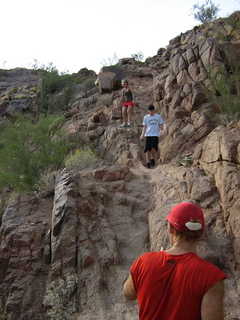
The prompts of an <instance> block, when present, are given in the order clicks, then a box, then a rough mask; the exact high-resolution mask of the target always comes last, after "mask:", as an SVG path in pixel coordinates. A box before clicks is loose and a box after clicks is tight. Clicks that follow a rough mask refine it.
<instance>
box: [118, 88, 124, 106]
mask: <svg viewBox="0 0 240 320" xmlns="http://www.w3.org/2000/svg"><path fill="white" fill-rule="evenodd" d="M123 99H124V92H123V90H122V92H121V96H120V99H119V100H118V106H120V105H121V104H122V103H123Z"/></svg>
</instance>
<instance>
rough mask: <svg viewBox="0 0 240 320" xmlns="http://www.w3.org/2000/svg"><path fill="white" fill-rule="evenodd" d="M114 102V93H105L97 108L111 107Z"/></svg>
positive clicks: (99, 99)
mask: <svg viewBox="0 0 240 320" xmlns="http://www.w3.org/2000/svg"><path fill="white" fill-rule="evenodd" d="M112 101H113V94H112V93H105V94H102V95H101V96H100V97H99V98H98V101H97V103H96V104H97V106H98V107H102V106H107V107H108V106H110V104H111V103H112Z"/></svg>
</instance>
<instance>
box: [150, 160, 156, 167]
mask: <svg viewBox="0 0 240 320" xmlns="http://www.w3.org/2000/svg"><path fill="white" fill-rule="evenodd" d="M151 166H152V167H154V166H155V160H154V159H151Z"/></svg>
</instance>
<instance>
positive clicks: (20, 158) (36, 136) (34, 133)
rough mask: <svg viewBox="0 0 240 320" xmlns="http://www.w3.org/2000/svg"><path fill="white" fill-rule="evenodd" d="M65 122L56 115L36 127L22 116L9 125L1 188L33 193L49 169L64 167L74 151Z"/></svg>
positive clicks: (0, 141) (0, 153)
mask: <svg viewBox="0 0 240 320" xmlns="http://www.w3.org/2000/svg"><path fill="white" fill-rule="evenodd" d="M64 122H65V119H64V118H63V117H61V116H56V115H55V116H48V117H40V118H39V120H38V121H37V122H36V123H34V122H33V121H32V119H31V118H28V117H26V116H25V117H24V116H22V115H18V116H16V118H15V120H14V121H11V120H7V121H6V123H5V126H4V129H3V131H2V133H1V136H0V188H3V187H6V186H9V185H10V186H12V187H13V188H14V189H15V190H17V191H28V190H32V189H33V188H34V185H35V184H36V183H37V181H38V180H39V177H40V176H41V174H42V173H43V172H44V171H45V170H46V169H47V168H51V169H52V170H53V169H57V168H60V167H61V165H62V164H63V161H64V157H65V155H66V153H67V152H69V150H70V149H71V147H72V144H70V143H68V141H67V137H66V135H65V133H64V131H63V129H62V127H63V124H64Z"/></svg>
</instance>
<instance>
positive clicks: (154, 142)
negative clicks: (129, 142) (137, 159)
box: [144, 137, 158, 152]
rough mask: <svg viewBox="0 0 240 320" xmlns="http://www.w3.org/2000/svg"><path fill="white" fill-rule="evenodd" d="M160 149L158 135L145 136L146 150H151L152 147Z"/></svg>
mask: <svg viewBox="0 0 240 320" xmlns="http://www.w3.org/2000/svg"><path fill="white" fill-rule="evenodd" d="M153 148H154V149H155V150H156V151H158V137H145V143H144V152H147V151H151V149H153Z"/></svg>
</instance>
